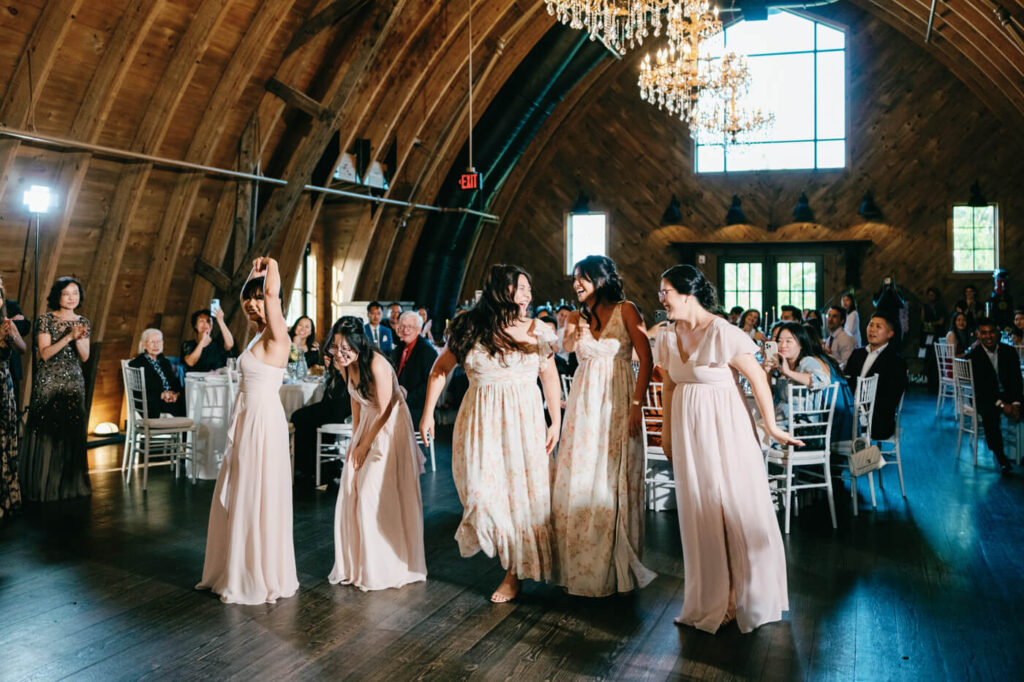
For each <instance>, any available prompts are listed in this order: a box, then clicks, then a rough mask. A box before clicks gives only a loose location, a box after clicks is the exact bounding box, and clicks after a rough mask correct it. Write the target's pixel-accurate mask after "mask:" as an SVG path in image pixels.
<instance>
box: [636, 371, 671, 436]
mask: <svg viewBox="0 0 1024 682" xmlns="http://www.w3.org/2000/svg"><path fill="white" fill-rule="evenodd" d="M661 390H662V384H661V383H660V382H657V381H652V382H651V383H650V385H648V387H647V398H646V399H645V400H644V404H643V405H641V406H640V412H641V414H642V416H643V419H641V420H640V423H641V424H642V425H643V436H644V448H647V449H650V448H655V449H656V450H657V449H660V448H661V431H662V428H663V425H664V422H665V413H664V411H663V410H662V407H661Z"/></svg>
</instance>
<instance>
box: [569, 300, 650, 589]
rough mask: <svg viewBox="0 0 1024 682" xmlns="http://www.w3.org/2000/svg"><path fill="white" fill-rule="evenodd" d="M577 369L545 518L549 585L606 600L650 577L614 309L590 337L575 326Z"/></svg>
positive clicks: (624, 340) (622, 334)
mask: <svg viewBox="0 0 1024 682" xmlns="http://www.w3.org/2000/svg"><path fill="white" fill-rule="evenodd" d="M580 324H581V325H582V327H581V330H580V339H579V341H578V342H577V343H576V349H575V350H576V357H577V358H578V359H579V362H580V365H579V369H577V370H576V374H575V375H574V376H573V381H572V390H571V391H570V393H569V399H568V401H567V404H566V408H565V418H564V421H563V426H562V437H561V440H560V441H559V443H558V456H557V460H556V461H557V466H556V473H555V485H554V487H553V488H552V491H551V515H552V519H553V524H554V530H555V542H556V547H557V551H556V552H555V553H556V555H557V557H558V578H557V582H558V584H560V585H563V586H564V587H565V588H566V590H567V591H568V592H569V594H575V595H580V596H585V597H606V596H608V595H610V594H615V593H616V592H629V591H631V590H634V589H636V588H640V587H644V586H646V585H647V584H648V583H650V582H651V581H652V580H653V579H654V578H655V577H656V575H655V574H654V573H653V572H652V571H650V570H648V569H647V568H646V567H645V566H644V565H643V564H642V563H641V561H640V558H641V555H642V554H643V547H644V512H645V510H644V443H643V436H642V435H641V434H637V435H636V436H630V435H629V407H630V402H631V401H632V398H633V390H634V388H635V387H636V378H635V377H634V375H633V368H632V367H631V366H630V360H631V359H632V356H633V343H632V341H631V340H630V338H629V330H628V329H627V328H626V325H625V324H624V323H623V321H622V304H621V303H620V304H619V305H618V306H616V307H615V310H614V311H612V314H611V316H610V317H609V319H608V325H607V326H606V327H605V329H604V330H603V332H602V334H601V338H599V339H598V338H595V337H594V335H593V334H592V333H591V331H590V326H589V325H587V323H586V322H585V321H582V320H581V322H580Z"/></svg>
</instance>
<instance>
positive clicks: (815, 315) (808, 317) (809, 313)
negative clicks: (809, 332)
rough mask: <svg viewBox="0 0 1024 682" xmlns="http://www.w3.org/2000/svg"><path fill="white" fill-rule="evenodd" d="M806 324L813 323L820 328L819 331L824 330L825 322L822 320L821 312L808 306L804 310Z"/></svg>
mask: <svg viewBox="0 0 1024 682" xmlns="http://www.w3.org/2000/svg"><path fill="white" fill-rule="evenodd" d="M804 324H811V325H814V326H815V327H817V328H818V331H819V332H820V331H822V328H823V323H822V321H821V313H819V312H818V311H817V310H816V309H814V308H808V309H807V310H806V311H804Z"/></svg>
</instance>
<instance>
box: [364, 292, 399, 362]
mask: <svg viewBox="0 0 1024 682" xmlns="http://www.w3.org/2000/svg"><path fill="white" fill-rule="evenodd" d="M366 316H367V318H369V320H370V321H369V322H367V323H366V324H365V325H363V333H364V334H366V338H368V339H369V340H370V343H372V344H373V346H374V348H376V349H377V350H379V351H380V352H381V353H384V354H385V355H390V354H391V351H393V350H394V349H395V342H394V336H393V333H394V332H395V331H396V330H397V327H398V324H397V322H398V321H397V320H395V321H394V325H393V326H390V325H389V326H385V325H383V324H381V318H383V316H384V309H383V308H382V307H381V305H380V303H378V302H377V301H370V304H369V305H367V306H366Z"/></svg>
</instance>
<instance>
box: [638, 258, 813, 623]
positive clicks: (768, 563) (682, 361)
mask: <svg viewBox="0 0 1024 682" xmlns="http://www.w3.org/2000/svg"><path fill="white" fill-rule="evenodd" d="M658 298H659V299H660V300H661V302H662V304H663V305H664V306H665V310H666V311H667V312H668V317H669V319H671V320H673V323H672V324H671V325H669V326H668V327H667V328H666V329H664V330H663V331H662V332H661V333H660V334H659V335H658V339H657V343H656V345H655V349H654V360H655V363H656V364H657V365H658V367H660V368H662V374H663V376H664V380H665V386H664V393H663V404H664V406H665V410H666V412H667V413H668V414H667V415H666V419H665V422H664V427H663V431H662V446H663V447H664V449H665V454H666V455H668V457H669V458H670V459H671V460H672V470H673V473H674V475H675V480H676V502H677V505H678V508H679V529H680V532H681V534H682V539H683V570H684V573H685V585H684V593H683V611H682V614H681V615H680V616H679V617H678V618H677V619H676V623H678V624H683V625H691V626H693V627H695V628H697V629H699V630H704V631H706V632H712V633H714V632H717V631H718V628H719V627H721V626H722V625H725V624H726V623H728V622H730V621H731V620H732V619H733V618H735V619H736V621H737V624H738V625H739V628H740V631H741V632H750V631H751V630H753V629H754V628H757V627H758V626H760V625H762V624H764V623H770V622H772V621H777V620H781V618H782V612H783V611H787V610H788V609H789V596H788V595H789V593H788V590H787V587H786V555H785V552H784V550H783V546H782V534H781V533H780V532H779V524H778V521H776V518H775V509H774V507H773V506H772V502H771V497H770V494H769V490H768V476H767V473H766V472H765V467H764V459H763V456H762V454H761V447H760V445H759V444H758V441H757V437H756V436H755V433H754V424H753V420H752V418H751V415H750V412H749V410H748V409H747V406H746V405H745V404H744V400H743V395H742V393H741V391H740V388H739V386H738V385H737V382H736V378H737V375H736V373H737V372H741V373H742V374H743V375H744V376H745V377H746V378H747V380H748V381H750V385H751V387H752V389H753V393H754V397H755V399H756V400H757V404H758V407H759V408H760V410H761V414H762V415H763V417H764V422H765V429H766V431H767V432H768V435H770V436H771V437H772V438H773V439H774V440H776V441H777V442H779V443H783V444H796V445H802V443H800V441H797V440H794V439H793V438H792V437H790V435H789V434H787V433H786V432H784V431H782V430H781V429H780V428H779V427H778V426H777V425H776V424H775V419H774V414H775V408H774V406H773V405H772V397H771V392H770V390H769V388H768V379H767V377H766V376H765V373H764V370H762V369H761V366H760V365H759V364H758V363H757V360H756V359H754V353H755V352H756V351H757V347H756V346H755V345H754V342H753V341H751V340H750V337H749V336H747V335H746V334H745V333H744V332H743V330H742V329H740V328H738V327H735V326H733V325H731V324H729V323H728V321H726V320H723V319H721V318H719V317H716V316H715V315H714V314H712V313H711V312H710V311H711V310H712V309H714V308H715V307H716V295H715V290H714V287H712V286H711V284H710V283H709V282H708V281H707V279H705V277H704V274H703V273H702V272H701V271H700V270H698V269H697V268H694V267H692V266H690V265H677V266H675V267H673V268H670V269H668V270H666V271H665V273H664V274H662V279H661V288H660V289H659V291H658Z"/></svg>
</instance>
